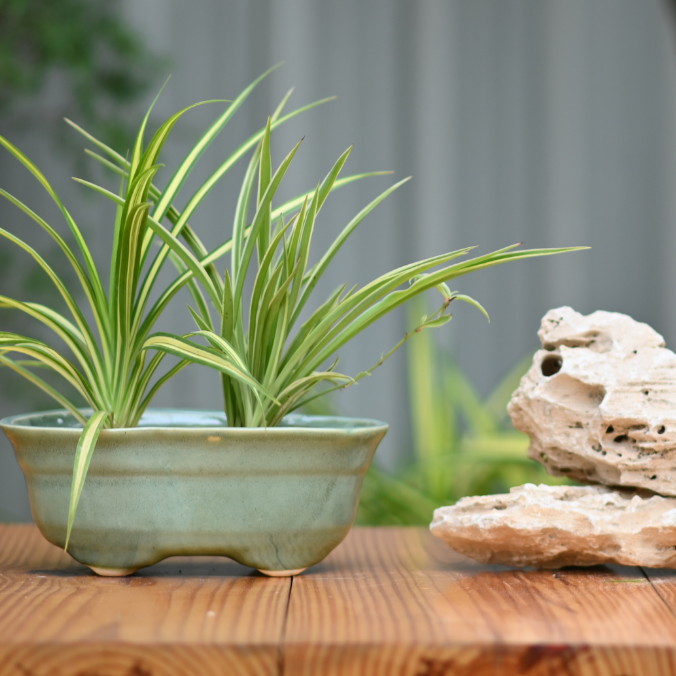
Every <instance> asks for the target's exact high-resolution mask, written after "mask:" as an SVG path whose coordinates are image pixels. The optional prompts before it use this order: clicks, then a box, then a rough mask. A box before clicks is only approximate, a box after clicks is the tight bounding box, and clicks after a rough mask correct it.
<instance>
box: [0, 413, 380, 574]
mask: <svg viewBox="0 0 676 676" xmlns="http://www.w3.org/2000/svg"><path fill="white" fill-rule="evenodd" d="M0 426H1V427H2V428H3V430H4V431H5V433H6V434H7V436H8V437H9V439H10V441H11V442H12V444H13V446H14V449H15V452H16V456H17V459H18V461H19V464H20V466H21V468H22V470H23V472H24V474H25V476H26V483H27V485H28V493H29V498H30V504H31V511H32V513H33V518H34V519H35V522H36V524H37V526H38V528H39V529H40V531H41V533H42V534H43V535H44V536H45V538H47V540H49V541H50V542H52V543H53V544H55V545H57V546H59V547H63V546H64V544H65V539H66V527H67V519H68V504H69V498H70V490H71V482H72V472H73V459H74V455H75V448H76V445H77V441H78V438H79V436H80V433H81V431H82V428H81V426H80V425H79V424H78V423H77V422H76V421H75V419H74V418H73V417H72V416H71V415H70V414H68V413H67V412H65V411H47V412H43V413H36V414H30V415H18V416H13V417H10V418H5V419H4V420H1V421H0ZM386 432H387V425H386V424H384V423H381V422H378V421H375V420H363V419H356V418H339V417H320V416H302V415H289V416H287V417H286V418H285V419H284V420H283V421H282V424H281V425H280V426H278V427H274V428H267V429H266V428H241V427H239V428H229V427H227V422H226V419H225V415H224V414H223V413H218V412H198V411H180V410H170V409H155V410H148V412H147V413H146V414H145V415H144V417H143V419H142V420H141V423H140V425H139V426H138V427H136V428H130V429H111V430H104V431H103V432H101V435H100V437H99V440H98V443H97V446H96V451H95V453H94V455H93V458H92V461H91V465H90V467H89V471H88V474H87V479H86V482H85V485H84V489H83V491H82V497H81V499H80V504H79V507H78V511H77V516H76V518H75V523H74V526H73V531H72V534H71V539H70V542H69V545H68V553H69V554H70V555H71V556H73V558H75V559H76V560H77V561H79V562H81V563H83V564H85V565H87V566H89V567H90V568H92V569H93V570H94V571H95V572H97V573H99V574H102V575H128V574H131V573H133V572H134V571H136V570H138V569H139V568H142V567H144V566H150V565H152V564H154V563H157V562H158V561H161V560H162V559H164V558H166V557H168V556H176V555H221V556H227V557H230V558H232V559H234V560H235V561H238V562H239V563H242V564H245V565H247V566H252V567H254V568H258V569H259V570H260V571H262V572H264V573H266V574H270V575H293V574H296V573H298V572H301V571H302V570H304V569H305V568H307V567H308V566H311V565H313V564H315V563H317V562H319V561H321V560H322V559H323V558H324V557H325V556H326V555H327V554H328V553H329V552H330V551H331V550H332V549H333V548H334V547H336V545H338V544H339V543H340V542H341V541H342V540H343V538H344V537H345V535H346V534H347V532H348V531H349V529H350V527H351V526H352V524H353V523H354V520H355V517H356V513H357V506H358V503H359V493H360V491H361V485H362V480H363V477H364V474H365V473H366V470H367V469H368V466H369V464H370V462H371V459H372V457H373V454H374V452H375V450H376V447H377V446H378V444H379V442H380V440H381V439H382V438H383V436H384V435H385V433H386Z"/></svg>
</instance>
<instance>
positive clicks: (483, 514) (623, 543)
mask: <svg viewBox="0 0 676 676" xmlns="http://www.w3.org/2000/svg"><path fill="white" fill-rule="evenodd" d="M430 529H431V531H432V533H433V534H434V535H436V536H437V537H440V538H441V539H442V540H445V541H446V542H447V543H448V544H449V545H450V546H451V547H452V548H453V549H455V550H456V551H458V552H460V553H461V554H465V555H466V556H469V557H471V558H473V559H476V560H477V561H480V562H481V563H499V564H504V565H509V566H538V567H542V568H560V567H562V566H572V565H574V566H591V565H596V564H604V563H618V564H624V565H630V566H636V565H641V566H649V567H661V566H667V567H676V499H673V498H663V497H661V496H658V495H652V494H648V493H646V492H643V493H641V494H639V493H637V492H636V491H627V490H612V489H609V488H606V487H605V486H544V485H540V486H535V485H534V484H526V485H524V486H519V487H518V488H512V490H511V492H510V493H509V495H489V496H483V497H471V498H462V499H461V500H459V501H458V503H457V504H456V505H455V506H453V507H440V508H439V509H437V510H436V511H435V512H434V520H433V521H432V524H431V526H430Z"/></svg>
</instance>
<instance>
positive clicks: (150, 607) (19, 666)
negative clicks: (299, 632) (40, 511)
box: [0, 525, 290, 676]
mask: <svg viewBox="0 0 676 676" xmlns="http://www.w3.org/2000/svg"><path fill="white" fill-rule="evenodd" d="M289 589H290V581H289V580H288V579H284V578H276V579H272V578H265V577H262V576H261V575H260V574H258V573H256V572H253V571H252V570H251V569H250V568H246V567H244V566H240V565H238V564H236V563H234V562H231V561H229V560H228V559H224V558H215V557H214V558H173V559H167V560H166V561H164V562H162V563H159V564H157V565H155V566H152V567H151V568H146V569H144V570H142V571H139V572H138V573H137V574H136V575H134V576H133V577H129V578H117V579H115V578H101V577H97V576H95V575H94V574H93V573H91V571H89V569H88V568H86V567H84V566H82V565H80V564H78V563H76V562H75V561H73V559H71V558H70V557H69V556H68V555H67V554H65V553H64V552H63V551H62V550H60V549H58V548H56V547H54V546H52V545H50V544H49V543H48V542H47V541H46V540H44V539H43V538H42V536H41V535H40V534H39V532H38V531H37V529H36V528H35V527H34V526H30V525H11V526H0V676H15V675H16V676H71V675H75V674H78V675H80V676H84V675H85V674H86V675H87V676H94V675H96V676H165V675H166V676H174V675H176V676H179V675H181V676H185V675H188V676H192V675H193V674H194V675H195V676H205V675H210V674H214V675H215V674H219V675H220V674H230V673H232V674H246V675H247V676H248V675H249V674H250V675H251V676H254V675H255V676H258V675H261V676H263V675H265V676H272V675H273V674H277V673H278V672H279V663H280V643H281V638H282V634H283V626H284V617H285V612H286V608H287V602H288V596H289Z"/></svg>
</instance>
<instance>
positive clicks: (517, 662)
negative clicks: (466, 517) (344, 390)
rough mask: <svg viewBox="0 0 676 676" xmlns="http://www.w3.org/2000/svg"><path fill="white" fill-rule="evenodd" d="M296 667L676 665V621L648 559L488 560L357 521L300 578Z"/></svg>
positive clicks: (370, 671) (300, 670) (289, 649)
mask: <svg viewBox="0 0 676 676" xmlns="http://www.w3.org/2000/svg"><path fill="white" fill-rule="evenodd" d="M285 643H286V649H285V657H284V665H285V671H284V673H285V674H288V675H289V676H291V675H292V676H296V675H301V674H307V675H308V676H310V675H312V676H314V675H315V674H322V675H323V676H324V675H326V676H338V675H343V674H350V676H353V675H355V676H358V675H363V676H367V675H368V676H376V675H382V676H385V675H387V676H399V675H401V676H447V675H448V676H450V675H451V674H453V675H456V674H460V675H463V674H466V675H468V676H470V675H471V676H480V675H481V674H493V673H500V674H505V675H507V674H525V673H527V674H529V676H539V675H541V674H542V675H544V674H554V673H564V674H581V675H586V674H590V675H592V674H593V675H594V676H605V675H608V676H620V675H628V674H632V675H634V674H649V675H650V676H656V675H659V674H672V673H676V618H675V617H674V615H673V614H672V612H671V611H670V609H669V608H668V607H667V605H666V604H665V603H664V601H663V600H662V599H661V598H660V597H659V595H658V594H657V593H656V592H655V590H654V589H653V587H652V586H651V584H650V582H649V581H648V580H647V579H646V578H645V576H644V575H643V574H642V572H641V571H640V570H639V569H637V568H623V567H595V568H591V569H572V568H571V569H566V570H563V571H556V572H552V571H537V570H515V569H509V568H504V567H498V566H490V567H489V566H483V565H480V564H478V563H475V562H473V561H471V560H469V559H467V558H465V557H462V556H461V555H459V554H456V553H455V552H453V551H452V550H451V549H450V548H448V547H447V546H446V545H445V544H444V543H443V542H441V541H440V540H438V539H437V538H434V537H433V536H432V535H431V534H430V533H429V532H428V531H426V530H422V529H406V528H397V529H383V528H379V529H367V528H363V529H353V531H352V532H351V533H350V535H349V536H348V538H347V539H346V541H345V542H344V543H343V544H342V545H341V546H340V547H339V548H338V549H336V550H335V551H334V552H333V553H332V554H331V555H329V557H328V558H327V559H326V560H325V561H324V562H323V563H321V564H319V565H317V566H315V567H313V568H311V569H310V570H308V571H307V572H306V573H304V574H303V575H301V576H299V577H297V578H295V579H294V581H293V587H292V593H291V600H290V605H289V614H288V621H287V630H286V637H285Z"/></svg>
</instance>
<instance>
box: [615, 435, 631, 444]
mask: <svg viewBox="0 0 676 676" xmlns="http://www.w3.org/2000/svg"><path fill="white" fill-rule="evenodd" d="M628 440H629V437H628V436H627V435H626V434H620V435H619V436H617V437H615V438H614V439H613V441H614V442H615V443H616V444H621V443H623V442H625V441H628Z"/></svg>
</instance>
